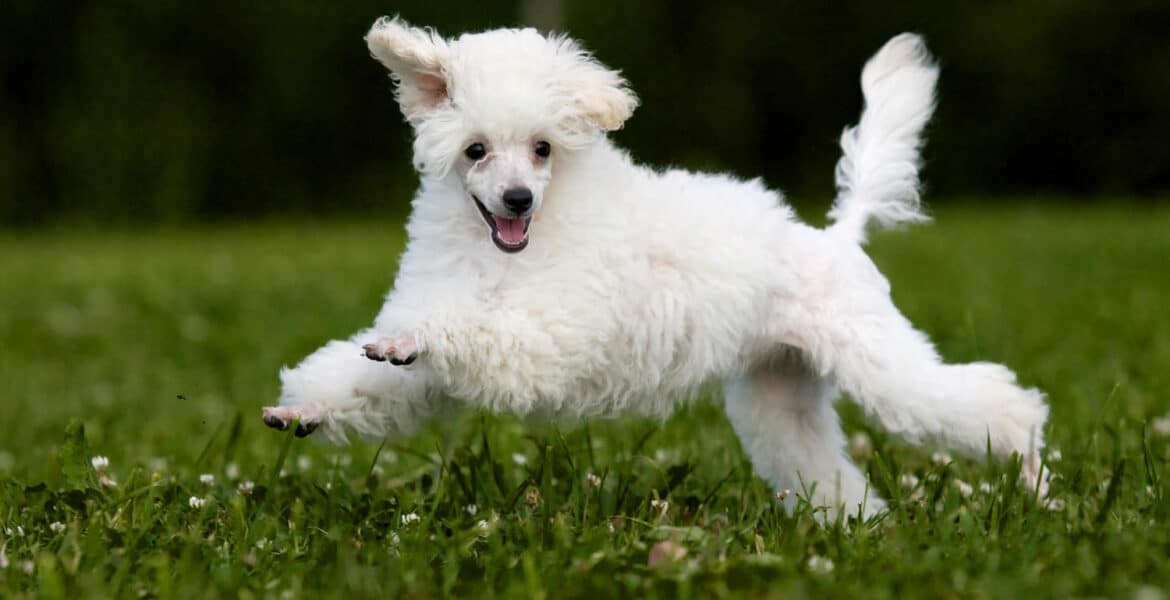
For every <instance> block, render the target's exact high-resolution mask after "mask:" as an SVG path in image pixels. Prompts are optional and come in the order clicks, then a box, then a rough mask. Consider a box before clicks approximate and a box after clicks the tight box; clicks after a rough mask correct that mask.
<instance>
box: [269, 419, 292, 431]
mask: <svg viewBox="0 0 1170 600" xmlns="http://www.w3.org/2000/svg"><path fill="white" fill-rule="evenodd" d="M264 424H265V425H267V426H269V427H271V428H273V429H278V430H280V431H284V430H286V429H288V423H286V422H285V421H284V419H281V418H280V417H274V416H272V415H264Z"/></svg>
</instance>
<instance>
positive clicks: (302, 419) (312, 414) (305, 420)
mask: <svg viewBox="0 0 1170 600" xmlns="http://www.w3.org/2000/svg"><path fill="white" fill-rule="evenodd" d="M324 419H325V413H324V411H322V410H321V409H320V408H319V407H317V405H315V404H301V405H298V406H265V407H264V424H265V425H267V426H269V427H271V428H273V429H276V430H279V431H285V430H287V429H288V428H289V426H290V425H291V424H292V423H296V424H297V430H296V436H297V437H302V438H303V437H305V436H307V435H309V434H310V433H313V432H314V431H316V430H317V427H319V426H320V425H321V421H323V420H324Z"/></svg>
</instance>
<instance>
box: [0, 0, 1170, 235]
mask: <svg viewBox="0 0 1170 600" xmlns="http://www.w3.org/2000/svg"><path fill="white" fill-rule="evenodd" d="M3 12H4V18H3V19H0V52H2V56H3V57H4V58H3V61H2V65H0V80H2V81H3V85H4V94H3V95H2V96H0V224H3V225H5V226H9V227H13V226H30V225H38V224H46V223H47V224H53V223H75V222H95V223H99V224H108V223H113V224H132V225H142V224H154V223H160V222H163V223H185V222H191V221H218V220H239V219H255V218H261V217H268V216H273V215H279V216H282V217H283V216H289V215H292V216H315V215H324V214H347V215H353V214H363V215H374V216H382V217H386V218H391V219H393V218H400V217H402V216H403V215H404V214H405V212H406V209H407V202H408V199H409V197H410V195H411V193H412V192H413V190H414V186H415V178H414V175H413V173H412V172H411V171H410V166H409V165H410V162H409V160H408V153H409V143H408V142H409V136H410V133H409V131H408V129H407V127H406V126H405V125H404V124H403V123H402V120H401V117H400V115H399V114H398V110H397V106H396V105H395V104H394V102H393V99H392V97H391V93H390V82H389V80H388V78H387V77H386V75H385V73H384V72H383V70H382V68H381V67H380V66H379V65H377V64H376V63H375V62H374V61H373V60H370V59H369V58H368V57H367V52H366V49H365V46H364V43H363V42H362V36H363V34H364V33H365V31H366V29H367V28H368V27H369V25H370V24H371V23H372V22H373V20H374V19H375V18H376V17H377V16H379V15H383V14H394V13H399V14H401V15H402V16H404V17H405V18H407V19H408V20H410V21H412V22H414V23H415V24H420V25H424V24H426V25H433V26H435V27H436V28H437V29H438V30H439V31H440V32H442V33H444V34H446V35H454V34H457V33H460V32H463V31H468V30H479V29H485V28H491V27H500V26H514V25H517V24H523V23H531V24H536V25H539V26H541V27H543V28H552V29H557V30H563V31H568V32H570V33H571V34H572V35H573V36H575V37H577V38H580V39H582V40H583V41H584V42H585V45H586V46H587V47H589V48H591V49H592V50H594V51H595V52H596V54H597V56H598V57H599V58H600V59H601V60H603V61H604V62H606V63H607V64H609V65H611V66H613V67H616V68H620V69H622V70H623V72H624V73H625V74H626V75H627V76H628V78H629V79H630V81H631V82H632V84H633V86H634V88H635V90H636V91H637V92H638V93H639V95H640V96H641V98H642V100H643V104H642V107H641V108H640V109H639V111H638V112H637V113H636V114H635V115H634V118H633V120H631V121H630V122H629V123H628V124H627V127H626V129H625V130H623V131H620V132H618V133H617V134H616V135H615V137H616V138H617V139H618V141H619V143H620V144H622V145H624V146H626V147H628V148H630V149H631V150H632V151H633V153H634V155H635V156H636V157H638V158H639V159H641V160H643V161H646V162H649V163H652V164H659V165H663V164H674V165H680V166H686V167H691V168H699V169H714V170H726V171H732V172H735V173H737V174H740V175H743V176H759V175H762V176H763V177H764V178H765V180H766V181H767V182H768V183H769V185H771V186H773V187H778V188H780V189H783V190H785V191H787V192H789V193H790V195H791V196H792V197H793V198H794V199H795V200H796V202H798V203H815V204H817V205H821V206H823V203H824V202H825V201H826V200H827V199H828V197H829V196H830V195H831V193H832V168H833V164H834V162H835V161H836V158H837V154H838V150H837V148H836V137H837V135H838V134H839V132H840V130H841V128H842V127H843V126H844V125H845V124H847V123H850V122H852V121H853V120H855V119H856V117H857V114H858V112H859V109H860V104H861V98H860V92H859V90H858V86H857V75H858V73H859V71H860V68H861V65H862V64H863V62H864V60H865V59H866V58H867V57H868V56H869V55H870V54H871V53H872V52H873V51H875V50H876V49H877V48H878V47H879V46H880V45H881V44H882V42H883V41H884V40H885V39H887V38H888V37H890V36H891V35H893V34H894V33H897V32H899V31H904V30H913V31H918V32H921V33H923V34H925V36H926V37H927V41H928V43H929V45H930V47H931V48H932V50H933V51H934V52H935V54H936V55H937V56H938V58H939V60H940V62H941V64H942V67H943V77H942V80H941V88H940V108H939V112H938V117H937V120H936V121H935V124H934V126H933V129H932V133H931V139H930V143H929V145H928V147H927V150H926V158H927V161H928V167H927V172H926V174H925V177H926V180H927V182H928V184H929V187H930V195H929V197H930V198H931V199H932V201H937V199H939V198H946V197H955V196H976V195H978V196H987V195H998V194H1016V195H1019V194H1033V193H1042V194H1047V195H1055V196H1059V197H1061V198H1067V199H1070V201H1076V200H1089V199H1093V198H1098V197H1105V196H1111V197H1118V196H1125V197H1136V198H1144V199H1152V198H1159V197H1164V194H1165V192H1166V191H1167V190H1168V189H1170V168H1167V166H1168V165H1170V144H1167V143H1166V142H1165V136H1166V133H1167V132H1170V111H1168V110H1166V99H1167V98H1170V68H1168V65H1170V35H1167V33H1166V32H1168V31H1170V3H1167V2H1165V1H1164V0H1122V1H1113V2H1103V1H1100V0H1032V1H1029V2H1006V1H988V2H966V3H939V2H932V1H929V0H907V1H902V2H845V3H812V2H793V1H780V2H722V3H714V2H694V1H679V0H671V1H667V0H647V1H639V2H628V1H617V0H561V1H558V2H540V1H537V0H513V1H508V2H449V1H438V0H428V1H413V0H412V1H406V2H372V1H349V2H344V3H341V2H305V1H292V2H280V3H276V2H258V3H246V2H227V1H224V0H209V1H206V2H197V3H196V2H179V1H177V0H152V1H142V0H103V1H95V0H78V1H71V2H61V1H30V0H16V1H15V2H9V3H6V7H5V9H4V11H3Z"/></svg>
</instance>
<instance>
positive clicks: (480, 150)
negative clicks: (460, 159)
mask: <svg viewBox="0 0 1170 600" xmlns="http://www.w3.org/2000/svg"><path fill="white" fill-rule="evenodd" d="M463 154H465V155H467V158H470V159H471V160H479V159H481V158H483V157H485V156H487V148H484V147H483V144H480V143H478V142H476V143H474V144H472V145H470V146H468V147H467V149H466V150H464V151H463Z"/></svg>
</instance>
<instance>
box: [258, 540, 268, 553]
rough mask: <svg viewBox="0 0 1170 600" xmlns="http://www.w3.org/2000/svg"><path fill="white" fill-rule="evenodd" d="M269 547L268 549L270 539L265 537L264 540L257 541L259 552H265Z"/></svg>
mask: <svg viewBox="0 0 1170 600" xmlns="http://www.w3.org/2000/svg"><path fill="white" fill-rule="evenodd" d="M267 547H268V538H266V537H263V538H260V539H258V540H256V549H257V550H263V549H265V548H267Z"/></svg>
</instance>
